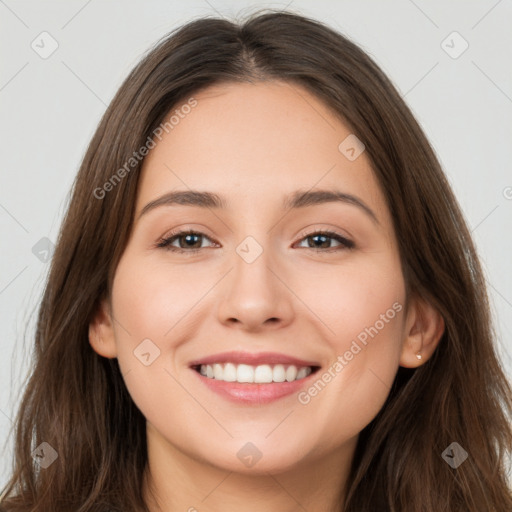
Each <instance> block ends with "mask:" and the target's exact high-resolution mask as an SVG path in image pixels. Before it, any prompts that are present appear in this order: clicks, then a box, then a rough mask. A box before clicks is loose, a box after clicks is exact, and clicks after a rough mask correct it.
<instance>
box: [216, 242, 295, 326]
mask: <svg viewBox="0 0 512 512" xmlns="http://www.w3.org/2000/svg"><path fill="white" fill-rule="evenodd" d="M233 265H234V268H233V269H232V271H231V272H229V274H228V275H227V276H226V278H225V279H223V284H222V288H221V290H220V294H219V295H220V301H219V303H218V304H219V306H218V310H217V314H218V318H219V321H220V322H221V323H222V324H224V325H227V326H228V327H236V328H238V329H242V330H245V331H250V332H259V331H262V330H269V329H270V330H274V329H280V328H283V327H285V326H286V325H288V324H289V323H290V322H292V320H293V316H294V309H293V302H292V301H293V297H294V294H293V292H292V290H291V289H290V288H289V287H288V286H287V284H286V281H287V279H286V276H285V272H284V269H283V268H282V265H279V264H277V262H276V260H275V259H271V258H270V256H269V254H268V252H267V251H265V250H263V252H262V253H261V254H260V255H259V256H258V257H257V258H256V259H255V260H254V261H252V262H248V261H246V260H245V259H244V258H242V257H241V256H239V255H238V254H235V255H234V257H233Z"/></svg>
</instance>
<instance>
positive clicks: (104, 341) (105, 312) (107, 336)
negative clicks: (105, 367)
mask: <svg viewBox="0 0 512 512" xmlns="http://www.w3.org/2000/svg"><path fill="white" fill-rule="evenodd" d="M89 343H90V344H91V347H92V348H93V349H94V351H95V352H97V353H98V354H99V355H100V356H103V357H107V358H109V359H112V358H114V357H117V347H116V340H115V336H114V322H113V317H112V315H111V313H110V305H109V303H108V300H107V299H106V298H103V299H101V300H100V302H99V305H98V307H97V309H96V312H95V313H94V316H93V318H92V320H91V322H90V323H89Z"/></svg>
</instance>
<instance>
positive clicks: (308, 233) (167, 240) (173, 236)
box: [155, 226, 356, 254]
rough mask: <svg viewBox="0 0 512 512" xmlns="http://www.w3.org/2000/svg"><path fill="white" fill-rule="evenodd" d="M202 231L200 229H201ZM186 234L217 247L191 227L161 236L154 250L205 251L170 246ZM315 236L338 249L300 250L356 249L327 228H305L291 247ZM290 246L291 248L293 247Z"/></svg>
mask: <svg viewBox="0 0 512 512" xmlns="http://www.w3.org/2000/svg"><path fill="white" fill-rule="evenodd" d="M201 229H202V228H201ZM187 234H193V235H200V236H201V237H203V238H207V239H208V240H210V241H212V242H213V243H214V244H217V245H218V242H217V241H216V240H215V239H213V237H211V236H209V235H207V234H206V233H204V232H202V231H200V230H199V229H194V228H191V227H185V228H178V229H176V230H172V231H170V232H168V233H167V234H165V235H164V236H162V237H161V238H160V239H159V240H158V241H157V242H156V244H155V248H161V249H167V250H169V251H171V252H175V253H182V254H183V253H189V254H190V253H192V254H194V253H196V252H198V251H200V250H201V249H207V248H208V247H196V248H189V249H187V248H185V249H182V248H180V247H174V246H171V245H170V244H171V243H172V242H174V241H175V240H177V239H179V237H181V236H185V235H187ZM316 235H324V236H326V237H327V238H331V239H333V240H336V241H338V242H339V243H340V244H341V245H340V246H338V247H329V248H326V249H322V248H315V247H302V249H309V250H312V251H315V252H316V253H332V252H339V251H340V250H347V249H349V250H350V249H354V248H355V247H356V244H355V243H354V241H353V240H352V237H351V236H350V237H347V236H346V235H344V234H342V233H341V232H339V231H338V229H337V228H327V229H325V228H324V229H322V228H321V227H319V226H317V227H316V228H315V227H312V226H308V227H307V228H304V230H302V231H301V232H300V233H299V234H298V235H297V236H298V237H299V238H298V240H297V241H296V242H294V243H293V246H295V245H296V244H298V243H301V242H303V241H304V240H305V239H307V238H309V237H313V236H316ZM293 246H292V247H293Z"/></svg>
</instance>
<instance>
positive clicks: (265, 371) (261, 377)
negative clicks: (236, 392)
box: [254, 364, 273, 384]
mask: <svg viewBox="0 0 512 512" xmlns="http://www.w3.org/2000/svg"><path fill="white" fill-rule="evenodd" d="M272 376H273V372H272V366H270V365H268V364H260V365H259V366H256V370H254V382H256V383H257V384H268V383H269V382H272Z"/></svg>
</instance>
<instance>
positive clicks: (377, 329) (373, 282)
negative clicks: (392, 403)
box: [298, 262, 405, 439]
mask: <svg viewBox="0 0 512 512" xmlns="http://www.w3.org/2000/svg"><path fill="white" fill-rule="evenodd" d="M317 282H318V281H317ZM323 282H324V284H325V285H324V287H323V291H324V293H322V294H319V295H321V298H320V299H318V298H316V299H315V302H314V304H315V306H316V307H315V312H316V313H318V316H319V317H320V318H321V320H322V323H324V324H326V325H327V326H328V328H329V330H328V332H327V331H325V332H326V337H325V339H326V340H328V343H329V345H330V349H331V350H330V353H331V354H332V356H331V362H330V364H329V365H328V367H327V368H323V369H322V370H321V371H320V373H319V374H318V378H317V379H316V380H315V381H314V382H313V383H312V385H311V386H310V387H309V388H307V389H306V390H305V392H304V393H303V394H302V395H301V396H299V397H298V398H299V403H301V404H302V405H304V406H305V408H306V410H308V409H309V413H310V414H312V415H314V416H315V418H317V419H318V422H319V423H322V422H323V423H324V424H325V425H328V426H327V429H328V431H329V435H332V436H333V438H336V437H339V436H340V435H341V436H343V437H345V436H347V437H350V436H352V435H356V434H357V433H358V432H360V431H361V430H362V429H363V428H364V427H365V426H366V425H368V423H370V422H371V420H372V419H373V418H374V417H375V416H376V415H377V413H378V412H379V411H380V409H381V408H382V406H383V404H384V402H385V400H386V398H387V396H388V394H389V391H390V389H391V386H392V383H393V380H394V378H395V375H396V372H397V370H398V365H399V358H400V353H401V346H402V341H403V337H404V332H403V314H404V309H405V286H404V283H403V276H402V273H401V271H400V267H399V266H398V265H397V264H395V262H390V263H388V264H387V265H386V264H385V263H384V262H383V264H382V265H378V266H374V267H370V266H367V267H364V268H363V267H361V268H359V269H357V268H352V269H350V271H347V272H343V274H341V273H340V274H339V275H338V274H333V275H331V278H330V279H329V280H327V279H325V280H323ZM308 300H310V301H311V300H313V295H312V294H310V298H309V299H308ZM326 439H327V437H326Z"/></svg>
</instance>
